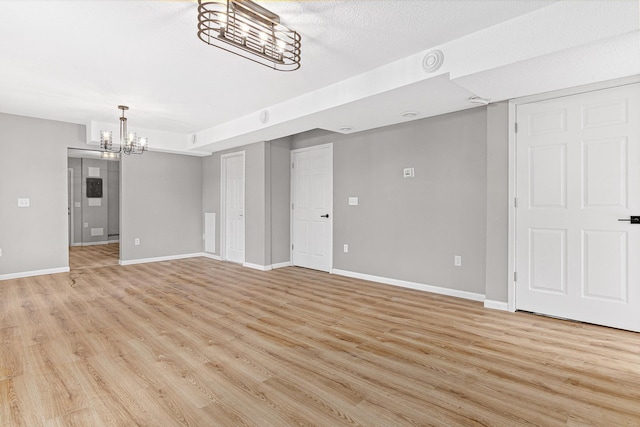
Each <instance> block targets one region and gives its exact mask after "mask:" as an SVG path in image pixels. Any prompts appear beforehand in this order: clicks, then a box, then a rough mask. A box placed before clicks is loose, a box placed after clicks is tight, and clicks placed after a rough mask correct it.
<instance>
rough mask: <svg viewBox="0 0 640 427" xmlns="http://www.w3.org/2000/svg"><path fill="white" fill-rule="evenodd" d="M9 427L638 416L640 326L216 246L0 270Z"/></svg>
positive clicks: (628, 420) (449, 422)
mask: <svg viewBox="0 0 640 427" xmlns="http://www.w3.org/2000/svg"><path fill="white" fill-rule="evenodd" d="M0 321H1V323H0V325H1V329H0V332H1V338H2V340H1V342H0V425H2V426H103V425H113V426H133V425H154V426H179V425H191V426H245V425H246V426H289V425H315V426H342V425H349V426H351V425H356V426H357V425H362V426H405V425H407V426H408V425H437V426H457V425H460V426H474V425H482V426H520V425H538V426H565V425H567V426H623V425H624V426H631V425H640V334H635V333H631V332H625V331H619V330H613V329H608V328H603V327H597V326H593V325H584V324H579V323H572V322H566V321H560V320H555V319H549V318H544V317H538V316H535V315H531V314H525V313H516V314H512V313H503V312H499V311H493V310H487V309H484V308H483V307H482V305H481V304H480V303H477V302H470V301H465V300H460V299H456V298H450V297H444V296H438V295H432V294H428V293H423V292H419V291H413V290H408V289H401V288H395V287H391V286H386V285H380V284H375V283H370V282H365V281H360V280H354V279H348V278H344V277H340V276H333V275H329V274H325V273H319V272H314V271H310V270H305V269H300V268H284V269H280V270H276V271H271V272H259V271H254V270H250V269H247V268H242V267H240V266H236V265H233V264H228V263H221V262H218V261H213V260H209V259H205V258H192V259H186V260H180V261H170V262H161V263H154V264H140V265H133V266H127V267H121V266H109V267H102V268H85V269H81V270H77V271H72V272H71V273H68V274H57V275H50V276H39V277H32V278H26V279H17V280H9V281H4V282H0Z"/></svg>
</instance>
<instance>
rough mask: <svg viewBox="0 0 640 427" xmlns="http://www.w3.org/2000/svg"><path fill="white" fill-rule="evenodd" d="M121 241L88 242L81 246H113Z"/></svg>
mask: <svg viewBox="0 0 640 427" xmlns="http://www.w3.org/2000/svg"><path fill="white" fill-rule="evenodd" d="M118 242H119V240H103V241H101V242H86V243H80V246H99V245H112V244H114V243H118Z"/></svg>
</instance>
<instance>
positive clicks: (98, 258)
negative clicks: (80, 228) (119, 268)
mask: <svg viewBox="0 0 640 427" xmlns="http://www.w3.org/2000/svg"><path fill="white" fill-rule="evenodd" d="M119 260H120V244H119V243H109V244H108V245H95V246H71V247H69V268H70V269H71V270H78V269H80V268H96V267H106V266H108V265H118V262H119Z"/></svg>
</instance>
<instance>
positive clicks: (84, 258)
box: [67, 148, 120, 270]
mask: <svg viewBox="0 0 640 427" xmlns="http://www.w3.org/2000/svg"><path fill="white" fill-rule="evenodd" d="M67 164H68V166H67V167H68V215H69V221H68V224H69V268H70V269H71V270H77V269H81V268H95V267H104V266H108V265H117V264H118V263H119V260H120V157H119V155H117V154H112V153H102V152H100V151H93V150H81V149H75V148H69V149H68V152H67Z"/></svg>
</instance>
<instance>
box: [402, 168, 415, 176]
mask: <svg viewBox="0 0 640 427" xmlns="http://www.w3.org/2000/svg"><path fill="white" fill-rule="evenodd" d="M402 176H404V177H405V178H413V177H414V176H416V174H415V170H414V169H413V168H404V170H403V171H402Z"/></svg>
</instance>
